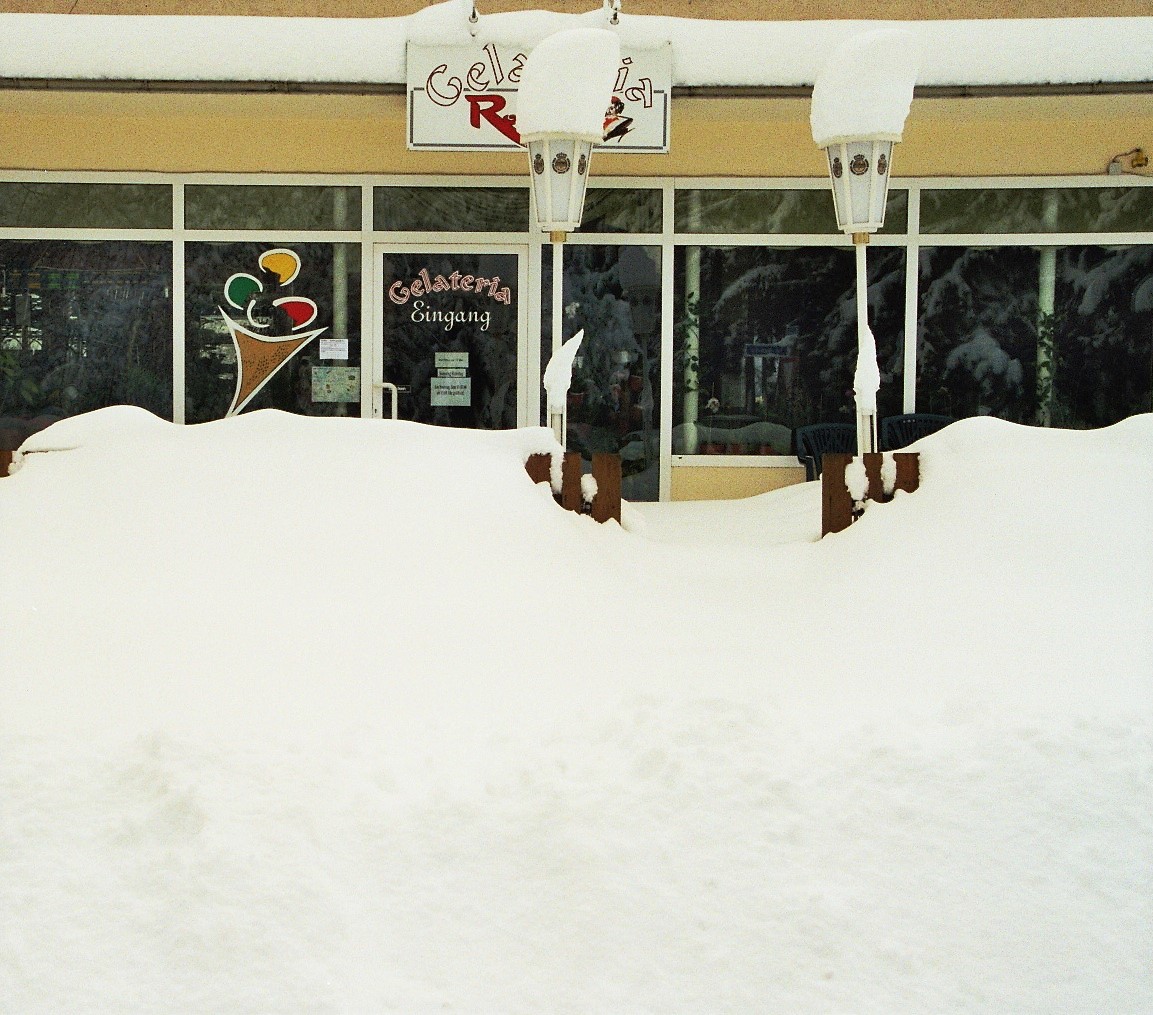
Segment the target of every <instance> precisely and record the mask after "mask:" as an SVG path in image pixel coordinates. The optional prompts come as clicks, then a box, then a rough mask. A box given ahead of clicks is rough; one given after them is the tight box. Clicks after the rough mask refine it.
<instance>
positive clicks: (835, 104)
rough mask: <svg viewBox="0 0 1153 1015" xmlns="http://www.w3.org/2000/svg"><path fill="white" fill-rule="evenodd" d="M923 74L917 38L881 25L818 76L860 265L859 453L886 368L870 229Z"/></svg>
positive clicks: (823, 127) (817, 110) (873, 445)
mask: <svg viewBox="0 0 1153 1015" xmlns="http://www.w3.org/2000/svg"><path fill="white" fill-rule="evenodd" d="M916 79H917V57H916V38H915V37H914V36H913V34H912V33H911V32H908V31H903V30H893V29H882V30H879V31H874V32H866V33H865V34H863V35H858V36H854V37H853V38H850V39H849V40H848V41H846V42H845V43H842V44H841V46H839V47H838V48H837V50H836V51H835V52H834V53H833V55H832V57H831V58H830V59H829V60H828V62H827V63H826V64H825V65H824V67H823V68H822V69H821V72H820V73H819V74H818V75H817V80H816V84H815V86H814V88H813V103H812V110H811V114H810V117H809V122H810V126H811V127H812V131H813V140H814V141H815V142H816V143H817V146H818V147H819V148H823V149H824V150H825V155H826V157H827V159H828V166H829V181H830V182H831V184H832V187H833V204H834V205H835V207H836V214H837V227H838V228H839V229H840V230H841V231H842V232H844V233H846V234H848V235H850V236H852V238H853V246H854V249H855V251H856V262H857V265H856V269H857V365H856V370H855V372H854V374H853V392H854V397H855V400H856V408H857V453H858V455H860V454H865V453H867V452H875V451H876V450H877V391H878V389H879V388H880V385H881V373H880V369H879V367H878V366H877V347H876V341H875V339H874V337H873V333H872V331H871V329H870V328H869V316H868V310H869V308H868V266H867V263H866V257H865V251H866V248H867V244H868V242H869V235H870V233H875V232H876V231H877V230H878V229H880V228H881V227H882V226H883V225H884V223H885V202H886V200H887V199H888V193H889V177H890V175H891V170H892V161H893V144H894V143H895V142H897V141H900V140H901V135H902V133H903V132H904V128H905V119H906V118H907V117H908V115H909V106H910V104H911V103H912V101H913V85H914V84H915V82H916Z"/></svg>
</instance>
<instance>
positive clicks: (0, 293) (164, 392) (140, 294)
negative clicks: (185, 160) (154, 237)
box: [0, 240, 172, 450]
mask: <svg viewBox="0 0 1153 1015" xmlns="http://www.w3.org/2000/svg"><path fill="white" fill-rule="evenodd" d="M171 287H172V247H171V244H167V243H138V242H130V241H118V242H107V241H101V242H74V241H68V240H0V448H4V449H7V450H11V449H12V448H15V447H18V446H19V445H20V443H21V442H22V441H23V440H24V439H25V438H26V437H27V436H28V435H29V434H30V433H31V432H33V431H35V430H40V429H43V427H45V426H47V425H49V424H50V423H52V422H54V421H55V420H57V419H60V418H62V417H64V416H71V415H75V414H77V413H81V412H89V411H91V410H92V409H99V408H103V407H104V406H107V405H118V404H128V405H139V406H142V407H143V408H145V409H148V410H149V411H150V412H154V413H156V415H158V416H162V417H164V418H166V419H171V418H172V299H171V292H172V288H171Z"/></svg>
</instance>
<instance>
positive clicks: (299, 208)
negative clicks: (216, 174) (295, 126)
mask: <svg viewBox="0 0 1153 1015" xmlns="http://www.w3.org/2000/svg"><path fill="white" fill-rule="evenodd" d="M184 221H185V223H186V224H187V226H188V228H189V229H272V230H278V229H284V230H288V229H360V188H359V187H293V186H286V187H285V186H281V187H271V186H235V185H228V186H202V185H195V186H188V187H185V188H184Z"/></svg>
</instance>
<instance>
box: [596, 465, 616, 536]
mask: <svg viewBox="0 0 1153 1015" xmlns="http://www.w3.org/2000/svg"><path fill="white" fill-rule="evenodd" d="M593 479H595V480H596V481H597V495H596V496H595V497H594V498H593V511H592V514H593V519H594V520H596V521H598V522H607V521H608V520H609V519H610V518H611V519H612V520H613V521H614V522H619V521H620V520H621V456H620V455H609V454H594V455H593Z"/></svg>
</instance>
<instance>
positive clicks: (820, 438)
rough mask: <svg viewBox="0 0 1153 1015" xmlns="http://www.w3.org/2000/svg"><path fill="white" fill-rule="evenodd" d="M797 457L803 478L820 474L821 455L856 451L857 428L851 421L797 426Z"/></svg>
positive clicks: (851, 453)
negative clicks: (803, 472) (803, 474)
mask: <svg viewBox="0 0 1153 1015" xmlns="http://www.w3.org/2000/svg"><path fill="white" fill-rule="evenodd" d="M794 432H795V434H796V438H797V457H798V458H799V459H800V460H801V464H802V465H804V467H805V479H806V480H810V479H817V478H818V477H819V476H820V475H821V456H822V455H825V454H838V453H839V454H847V455H855V454H856V453H857V428H856V427H855V426H854V425H853V424H852V423H814V424H813V425H812V426H801V427H797V429H796V431H794Z"/></svg>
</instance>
